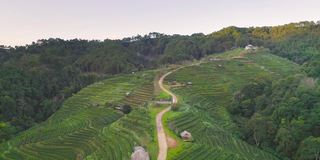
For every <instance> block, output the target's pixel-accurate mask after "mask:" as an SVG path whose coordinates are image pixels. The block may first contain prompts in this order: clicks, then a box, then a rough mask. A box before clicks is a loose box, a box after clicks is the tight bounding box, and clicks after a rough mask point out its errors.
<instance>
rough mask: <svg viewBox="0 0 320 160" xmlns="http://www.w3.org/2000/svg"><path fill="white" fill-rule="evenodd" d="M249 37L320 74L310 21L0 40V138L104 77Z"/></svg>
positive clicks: (318, 39) (316, 33)
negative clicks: (11, 42)
mask: <svg viewBox="0 0 320 160" xmlns="http://www.w3.org/2000/svg"><path fill="white" fill-rule="evenodd" d="M249 43H250V44H253V45H256V46H263V47H265V48H268V49H269V50H270V52H271V53H273V54H276V55H279V56H281V57H284V58H288V59H290V60H292V61H294V62H296V63H298V64H301V65H302V66H303V68H302V69H303V70H304V71H305V72H306V74H307V76H309V77H311V78H315V79H316V78H317V77H319V76H320V61H319V60H320V54H319V53H320V25H319V24H316V23H314V22H301V23H292V24H288V25H283V26H276V27H256V28H238V27H228V28H224V29H222V30H220V31H217V32H214V33H212V34H208V35H204V34H193V35H191V36H182V35H172V36H169V35H164V34H160V33H150V34H149V35H145V36H135V37H132V38H124V39H122V40H105V41H87V40H78V39H74V40H62V39H47V40H38V41H37V42H35V43H33V44H30V45H26V46H20V47H6V46H1V47H0V121H1V124H0V126H1V130H0V139H1V140H6V139H8V138H10V136H12V135H14V134H15V133H17V132H19V131H22V130H25V129H27V128H29V127H31V126H33V125H34V124H36V123H39V122H41V121H43V120H46V119H47V118H48V117H49V116H51V115H52V113H54V112H55V111H56V110H58V109H59V107H60V106H61V103H62V102H63V101H64V100H65V99H66V98H67V97H70V96H71V95H72V94H73V93H76V92H77V91H79V90H80V89H81V88H83V87H85V86H87V85H89V84H91V83H93V82H95V81H97V80H100V79H102V78H105V77H110V76H112V75H114V74H119V73H131V72H136V71H139V70H144V69H149V68H156V67H159V66H162V65H164V64H168V63H179V62H181V61H184V60H192V59H200V58H201V57H204V56H206V55H210V54H215V53H221V52H224V51H227V50H230V49H233V48H237V47H244V46H245V45H247V44H249ZM293 93H295V91H294V92H292V94H293ZM266 96H272V95H266ZM250 98H254V97H250ZM314 104H316V102H314ZM310 107H311V106H310ZM251 114H253V113H251ZM296 117H300V116H297V115H296ZM272 143H273V142H272ZM273 145H274V144H273Z"/></svg>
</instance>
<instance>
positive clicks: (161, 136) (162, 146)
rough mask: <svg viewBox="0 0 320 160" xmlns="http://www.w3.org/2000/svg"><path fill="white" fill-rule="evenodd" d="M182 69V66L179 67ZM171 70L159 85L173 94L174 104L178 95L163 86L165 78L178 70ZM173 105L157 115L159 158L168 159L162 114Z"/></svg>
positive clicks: (160, 80) (160, 159)
mask: <svg viewBox="0 0 320 160" xmlns="http://www.w3.org/2000/svg"><path fill="white" fill-rule="evenodd" d="M178 69H180V68H178ZM178 69H176V70H178ZM176 70H173V71H170V72H168V73H166V74H164V75H163V76H162V77H161V78H160V79H159V87H160V88H161V90H163V91H164V92H166V93H168V94H170V95H171V97H172V104H176V103H177V102H178V98H177V96H176V95H174V94H173V93H172V92H170V91H169V90H167V89H166V88H164V87H163V80H164V79H165V78H166V77H167V76H168V75H169V74H171V73H172V72H174V71H176ZM170 109H171V107H167V108H165V109H164V110H162V111H161V112H159V113H158V114H157V117H156V125H157V133H158V144H159V154H158V160H166V158H167V150H168V144H167V138H166V133H165V131H164V129H163V125H162V116H163V115H164V114H165V113H166V112H168V111H170Z"/></svg>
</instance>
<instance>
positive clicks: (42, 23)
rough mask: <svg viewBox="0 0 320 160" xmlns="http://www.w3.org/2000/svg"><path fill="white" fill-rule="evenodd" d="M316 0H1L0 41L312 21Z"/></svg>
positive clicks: (103, 36) (185, 32)
mask: <svg viewBox="0 0 320 160" xmlns="http://www.w3.org/2000/svg"><path fill="white" fill-rule="evenodd" d="M318 6H320V2H319V1H316V0H306V1H303V2H301V1H298V0H291V1H290V0H281V1H276V0H269V1H259V2H257V1H253V0H242V1H238V0H225V1H220V0H219V1H217V0H213V1H209V0H198V1H195V0H185V1H182V0H172V1H170V0H163V1H161V2H159V1H152V0H137V1H135V2H134V3H133V2H132V1H130V0H118V1H116V0H106V1H103V0H92V1H86V0H69V1H63V0H56V1H49V0H30V1H22V0H11V1H3V2H2V8H1V11H0V18H1V19H2V21H3V22H5V23H3V24H2V26H1V30H0V35H1V37H0V45H10V46H15V45H25V44H30V43H32V42H33V41H36V40H38V39H48V38H62V39H74V38H79V39H88V40H92V39H95V40H104V39H121V38H124V37H131V36H135V35H138V34H140V35H145V34H148V33H150V32H160V33H164V34H169V35H172V34H181V35H190V34H193V33H204V34H208V33H211V32H214V31H217V30H219V29H222V28H224V27H228V26H237V27H255V26H275V25H282V24H287V23H291V22H300V21H318V20H319V19H320V18H319V16H318V15H320V10H319V9H318Z"/></svg>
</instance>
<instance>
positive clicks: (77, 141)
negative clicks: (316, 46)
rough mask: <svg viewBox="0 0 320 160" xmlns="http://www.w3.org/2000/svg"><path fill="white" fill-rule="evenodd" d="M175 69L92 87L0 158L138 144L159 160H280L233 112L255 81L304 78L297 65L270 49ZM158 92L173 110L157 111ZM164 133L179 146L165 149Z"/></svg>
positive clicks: (103, 152) (104, 151)
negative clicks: (247, 135) (186, 137)
mask: <svg viewBox="0 0 320 160" xmlns="http://www.w3.org/2000/svg"><path fill="white" fill-rule="evenodd" d="M239 55H242V56H241V57H240V58H239ZM174 68H176V69H174ZM174 68H172V69H169V71H168V68H165V69H160V70H150V71H143V72H137V73H132V74H123V75H116V76H114V77H112V78H107V79H105V80H103V81H100V82H96V83H94V84H92V85H89V86H88V87H86V88H84V89H82V90H81V91H80V92H78V93H76V94H75V95H73V96H72V97H71V98H69V99H68V100H66V101H65V102H64V104H63V106H62V108H61V109H60V110H59V111H57V112H56V113H55V114H53V115H52V116H51V117H50V118H49V119H48V120H46V121H45V122H43V123H41V124H39V125H36V126H34V127H32V128H30V129H28V130H27V131H24V132H22V133H21V134H19V135H18V136H16V137H15V138H13V139H11V140H9V141H7V142H5V143H2V144H1V145H0V151H1V154H0V157H1V159H5V160H13V159H48V160H50V159H52V160H57V159H79V160H80V159H87V160H91V159H110V160H111V159H114V160H119V159H130V157H131V154H132V152H133V148H134V147H135V146H142V147H144V148H145V150H146V151H148V152H149V155H150V156H151V159H158V160H163V159H168V160H171V159H172V160H186V159H190V160H209V159H210V160H211V159H212V160H224V159H225V160H228V159H230V160H231V159H232V160H233V159H238V160H242V159H243V160H255V159H261V160H277V159H282V157H281V156H280V155H279V154H277V153H276V152H274V151H272V150H264V149H262V148H259V147H257V146H255V145H253V144H249V143H247V142H246V141H244V140H242V139H241V138H240V137H239V136H238V135H239V130H238V126H237V124H236V123H235V122H234V121H233V120H232V115H231V114H230V113H229V112H228V109H227V108H228V107H229V106H230V105H231V102H232V99H233V96H234V94H235V93H236V92H238V91H239V90H240V89H241V88H242V87H243V86H245V85H246V84H248V82H250V81H252V80H253V79H255V78H256V77H270V78H271V79H280V78H283V77H285V76H287V75H289V74H294V73H302V71H301V70H300V67H299V65H297V64H295V63H293V62H290V61H288V60H286V59H283V58H280V57H277V56H275V55H272V54H270V53H267V52H265V51H261V52H255V53H247V52H246V51H244V50H243V49H236V50H232V51H229V52H226V53H221V54H216V55H213V56H209V57H205V58H203V59H201V60H199V61H194V62H190V64H185V65H180V66H175V67H174ZM170 70H171V71H170ZM160 73H161V74H162V76H161V77H160V78H158V79H157V78H155V77H159V74H160ZM156 75H158V76H156ZM154 81H157V82H158V83H159V85H154V84H155V82H154ZM174 84H180V85H174ZM156 90H158V92H159V90H163V91H165V92H167V93H168V94H169V95H171V96H172V97H173V98H172V99H171V101H172V105H173V106H174V108H170V105H167V104H161V105H155V104H154V103H153V101H154V98H155V97H156V96H157V94H159V93H157V92H156ZM178 99H179V101H178ZM124 105H129V106H130V112H129V113H124V111H123V110H119V109H117V108H121V107H122V106H124ZM170 109H171V110H170ZM182 131H188V132H190V133H191V134H192V141H183V140H182V139H181V138H180V133H181V132H182ZM166 135H167V136H170V137H171V138H173V139H174V140H175V141H176V143H177V145H176V146H175V147H168V146H167V142H166V139H167V138H166ZM157 137H158V138H157ZM158 145H159V147H157V146H158Z"/></svg>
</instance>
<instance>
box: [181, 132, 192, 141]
mask: <svg viewBox="0 0 320 160" xmlns="http://www.w3.org/2000/svg"><path fill="white" fill-rule="evenodd" d="M180 136H181V138H182V139H183V140H185V141H189V140H191V139H192V135H191V133H190V132H188V131H183V132H181V133H180Z"/></svg>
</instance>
